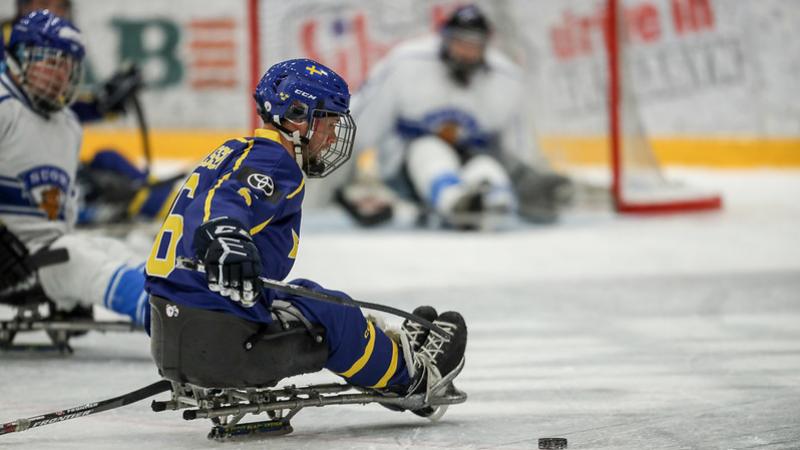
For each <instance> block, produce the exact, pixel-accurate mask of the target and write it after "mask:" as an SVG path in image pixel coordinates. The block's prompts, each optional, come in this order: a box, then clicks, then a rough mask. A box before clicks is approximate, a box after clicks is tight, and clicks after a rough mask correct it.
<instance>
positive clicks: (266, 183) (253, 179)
mask: <svg viewBox="0 0 800 450" xmlns="http://www.w3.org/2000/svg"><path fill="white" fill-rule="evenodd" d="M247 184H248V185H249V186H250V187H251V188H253V189H255V190H257V191H262V192H264V193H265V194H266V195H267V197H270V196H272V194H273V193H274V192H275V182H274V181H272V178H271V177H269V176H268V175H264V174H263V173H251V174H250V175H248V177H247Z"/></svg>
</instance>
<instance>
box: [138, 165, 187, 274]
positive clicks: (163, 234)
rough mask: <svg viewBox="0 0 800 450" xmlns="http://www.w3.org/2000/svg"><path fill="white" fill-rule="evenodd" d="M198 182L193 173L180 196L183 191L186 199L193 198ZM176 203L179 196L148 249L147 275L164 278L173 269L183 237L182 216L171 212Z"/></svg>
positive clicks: (178, 199) (182, 188)
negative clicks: (176, 253)
mask: <svg viewBox="0 0 800 450" xmlns="http://www.w3.org/2000/svg"><path fill="white" fill-rule="evenodd" d="M199 182H200V174H198V173H193V174H192V175H191V176H190V177H189V179H187V180H186V183H184V184H183V187H181V194H182V193H183V191H187V193H186V198H194V191H195V190H196V189H197V184H198V183H199ZM178 201H180V195H179V196H178V198H176V199H175V201H174V202H173V204H172V209H171V210H170V213H169V215H168V216H167V218H166V220H164V224H163V225H161V229H160V230H158V234H157V235H156V239H155V241H154V242H153V247H152V248H151V249H150V256H149V257H148V258H147V264H145V269H146V272H147V274H148V275H152V276H155V277H162V278H166V277H168V276H169V274H170V273H172V271H173V270H174V269H175V251H176V249H177V248H178V242H180V240H181V237H182V236H183V216H182V215H180V214H174V213H173V212H172V210H174V209H175V205H177V204H178Z"/></svg>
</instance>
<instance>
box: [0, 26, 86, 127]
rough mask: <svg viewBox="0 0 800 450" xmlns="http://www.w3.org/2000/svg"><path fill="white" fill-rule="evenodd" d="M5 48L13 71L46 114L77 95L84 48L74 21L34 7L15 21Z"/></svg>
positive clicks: (24, 88)
mask: <svg viewBox="0 0 800 450" xmlns="http://www.w3.org/2000/svg"><path fill="white" fill-rule="evenodd" d="M6 50H7V51H6V56H7V58H6V59H7V65H8V68H9V69H10V71H11V74H12V75H13V76H14V77H15V78H16V82H17V83H19V84H20V88H21V89H22V90H23V91H24V92H25V94H26V95H27V96H28V99H29V100H30V102H31V106H32V107H33V108H34V109H35V110H36V111H37V112H39V113H42V114H45V115H47V114H49V113H51V112H54V111H58V110H60V109H62V108H64V107H65V106H67V105H69V104H70V103H71V102H72V101H73V100H74V99H75V94H76V93H77V89H78V86H79V85H80V82H81V76H82V75H83V59H84V56H85V50H84V46H83V42H82V39H81V34H80V31H79V30H78V28H76V27H75V26H74V25H73V24H72V23H71V22H69V21H68V20H66V19H63V18H61V17H58V16H56V15H54V14H52V13H51V12H50V11H48V10H39V11H34V12H32V13H30V14H28V15H26V16H24V17H22V18H21V19H19V20H18V21H17V22H16V23H15V24H14V27H13V28H12V29H11V36H10V37H9V40H8V46H7V49H6Z"/></svg>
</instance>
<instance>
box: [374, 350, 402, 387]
mask: <svg viewBox="0 0 800 450" xmlns="http://www.w3.org/2000/svg"><path fill="white" fill-rule="evenodd" d="M389 341H390V342H391V343H392V362H391V363H389V368H388V369H386V373H385V374H383V376H382V377H381V379H380V380H378V383H377V384H375V386H372V387H373V388H376V389H377V388H384V387H386V384H388V383H389V380H391V379H392V377H393V376H394V373H395V372H396V371H397V344H395V342H394V341H393V340H391V339H389Z"/></svg>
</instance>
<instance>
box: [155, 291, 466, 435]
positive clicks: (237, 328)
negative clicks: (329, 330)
mask: <svg viewBox="0 0 800 450" xmlns="http://www.w3.org/2000/svg"><path fill="white" fill-rule="evenodd" d="M150 304H151V334H152V339H151V353H152V355H153V359H154V360H155V362H156V365H157V366H158V370H159V373H160V374H161V375H162V376H163V377H164V379H166V380H168V381H169V382H170V383H171V384H172V397H171V398H170V399H169V400H167V401H153V402H152V405H151V407H152V409H153V411H156V412H160V411H166V410H183V418H184V419H185V420H194V419H210V420H211V421H212V423H213V426H212V428H211V432H210V433H209V434H208V438H209V439H215V440H227V439H235V438H243V437H258V436H264V437H267V436H279V435H284V434H288V433H291V432H292V431H293V429H292V426H291V423H290V420H291V418H292V417H294V415H295V414H297V413H298V412H299V411H300V410H301V409H303V408H305V407H308V406H327V405H345V404H367V403H379V404H382V405H384V406H386V407H388V408H390V409H394V410H401V411H402V410H406V409H409V410H415V409H420V408H423V407H425V406H432V407H439V410H438V411H437V413H435V414H434V415H432V416H431V417H430V418H431V419H432V420H436V419H438V418H439V417H441V415H442V414H443V413H444V410H445V409H446V407H447V405H451V404H457V403H463V402H464V401H466V398H467V395H466V394H465V393H463V392H461V391H459V390H458V389H456V388H455V386H454V385H453V384H452V380H453V378H455V376H456V375H458V372H459V371H460V367H459V368H458V369H457V370H455V371H453V372H452V373H451V374H450V375H449V376H448V377H446V379H443V380H441V382H440V383H438V384H437V385H436V387H434V388H433V389H432V390H431V391H430V392H432V393H433V395H431V396H430V397H429V398H426V394H424V393H420V394H415V395H411V396H400V395H396V394H390V393H386V392H379V391H376V390H372V389H368V388H358V387H355V386H351V385H349V384H346V383H340V384H337V383H333V384H320V385H313V386H306V387H297V386H294V385H292V386H286V387H283V388H276V387H275V386H276V385H277V384H278V383H279V382H280V380H282V379H283V378H286V377H289V376H294V375H300V374H304V373H310V372H317V371H319V370H321V369H322V368H323V366H324V364H325V360H326V358H327V345H326V340H325V334H324V330H323V329H321V328H319V327H315V326H312V325H311V324H310V323H308V322H307V321H306V320H305V319H304V318H303V317H302V316H300V315H299V314H297V315H293V314H292V312H291V311H289V310H282V311H276V313H275V314H274V316H275V318H276V320H275V321H274V322H272V323H271V324H269V325H265V324H259V323H255V322H249V321H247V320H243V319H240V318H238V317H235V316H233V315H231V314H226V313H220V312H215V311H209V310H202V309H197V308H190V307H187V306H185V305H180V304H176V303H173V302H170V301H169V300H166V299H163V298H159V297H151V299H150ZM261 413H266V414H267V416H268V417H269V419H268V420H265V421H259V422H249V423H241V420H242V419H244V418H245V417H246V416H247V415H248V414H254V415H255V414H261Z"/></svg>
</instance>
